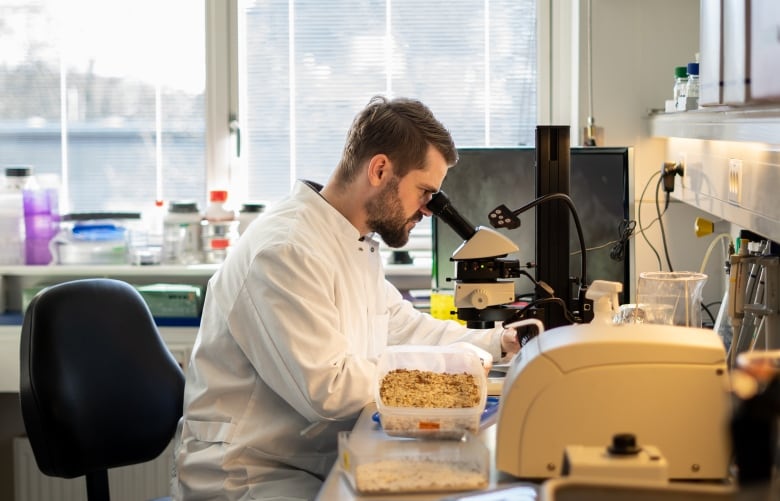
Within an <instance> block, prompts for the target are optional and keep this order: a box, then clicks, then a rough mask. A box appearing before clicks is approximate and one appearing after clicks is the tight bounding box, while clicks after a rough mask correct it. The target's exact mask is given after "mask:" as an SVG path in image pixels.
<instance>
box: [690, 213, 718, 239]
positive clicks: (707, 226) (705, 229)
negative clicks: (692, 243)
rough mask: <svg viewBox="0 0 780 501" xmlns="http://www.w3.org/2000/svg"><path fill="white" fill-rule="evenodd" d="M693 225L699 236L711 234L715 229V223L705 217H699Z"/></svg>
mask: <svg viewBox="0 0 780 501" xmlns="http://www.w3.org/2000/svg"><path fill="white" fill-rule="evenodd" d="M693 227H694V230H695V232H696V236H697V237H703V236H705V235H710V234H712V232H713V231H715V223H713V222H712V221H710V220H708V219H704V218H703V217H697V218H696V222H695V223H694V226H693Z"/></svg>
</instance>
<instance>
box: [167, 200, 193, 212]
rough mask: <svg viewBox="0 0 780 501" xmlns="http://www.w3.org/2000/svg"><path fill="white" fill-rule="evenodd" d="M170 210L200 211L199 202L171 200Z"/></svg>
mask: <svg viewBox="0 0 780 501" xmlns="http://www.w3.org/2000/svg"><path fill="white" fill-rule="evenodd" d="M168 210H169V211H170V212H176V213H182V212H185V213H189V212H198V204H197V202H171V204H170V205H169V206H168Z"/></svg>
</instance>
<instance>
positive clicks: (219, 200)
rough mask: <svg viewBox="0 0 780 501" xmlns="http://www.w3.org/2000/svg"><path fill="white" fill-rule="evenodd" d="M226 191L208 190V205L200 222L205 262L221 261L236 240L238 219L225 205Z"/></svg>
mask: <svg viewBox="0 0 780 501" xmlns="http://www.w3.org/2000/svg"><path fill="white" fill-rule="evenodd" d="M227 199H228V192H227V191H226V190H212V191H210V192H209V205H208V206H207V207H206V213H205V217H204V219H203V221H202V222H201V235H202V238H203V257H204V260H205V262H206V263H221V262H222V261H224V260H225V257H226V256H227V253H228V251H229V250H230V248H231V247H232V246H233V244H235V243H236V241H237V240H238V225H239V221H238V219H237V218H236V213H235V211H233V210H232V209H229V208H228V207H227V205H226V204H227Z"/></svg>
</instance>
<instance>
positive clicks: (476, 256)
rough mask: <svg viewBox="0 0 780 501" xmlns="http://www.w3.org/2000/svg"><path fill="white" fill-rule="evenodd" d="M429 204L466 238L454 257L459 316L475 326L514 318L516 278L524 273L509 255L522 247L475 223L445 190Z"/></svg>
mask: <svg viewBox="0 0 780 501" xmlns="http://www.w3.org/2000/svg"><path fill="white" fill-rule="evenodd" d="M427 207H428V209H429V210H430V211H431V212H433V213H434V214H435V215H436V216H437V217H439V219H441V220H442V221H444V222H445V223H447V224H448V225H449V226H450V227H451V228H452V229H453V230H454V231H455V233H457V234H458V236H459V237H460V238H462V239H463V243H462V244H460V246H459V247H458V248H457V249H455V251H454V252H453V253H452V258H451V259H452V260H453V261H454V262H455V277H456V278H455V290H454V292H455V294H454V301H455V308H457V314H458V318H459V319H460V320H465V321H466V325H467V326H468V327H469V328H472V329H485V328H490V327H493V326H494V325H495V322H496V321H501V322H503V321H505V320H508V319H510V318H512V316H513V315H514V314H515V310H514V309H513V308H509V307H508V306H507V305H508V304H511V303H513V302H514V301H515V285H514V282H513V281H512V279H514V278H517V277H519V276H520V263H519V261H518V260H516V259H515V260H513V259H508V258H507V255H509V254H511V253H513V252H517V251H518V250H520V249H518V247H517V245H515V243H514V242H513V241H512V240H510V239H509V238H507V237H506V236H504V235H502V234H501V233H498V232H497V231H495V230H494V229H492V228H488V227H486V226H474V225H473V224H471V223H470V222H469V221H467V220H466V218H464V217H463V216H462V215H461V214H460V213H459V212H458V211H457V210H456V209H455V207H453V205H452V203H451V202H450V199H449V198H448V197H447V194H446V193H444V192H443V191H439V192H438V193H436V194H434V195H433V198H431V201H430V202H428V206H427Z"/></svg>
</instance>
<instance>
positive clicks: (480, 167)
mask: <svg viewBox="0 0 780 501" xmlns="http://www.w3.org/2000/svg"><path fill="white" fill-rule="evenodd" d="M458 152H459V155H460V160H459V161H458V164H457V165H456V166H455V167H453V168H452V169H450V171H449V172H448V174H447V176H446V178H445V179H444V183H443V184H442V190H443V191H444V192H446V193H447V196H448V197H449V199H450V201H451V202H452V204H453V206H454V207H455V208H457V210H458V211H459V212H460V213H461V214H462V215H463V216H464V217H466V218H467V219H468V220H469V221H470V222H471V223H473V224H475V225H482V226H487V227H491V226H490V224H489V222H488V214H489V213H490V211H492V210H493V209H495V208H496V207H497V206H499V205H501V204H504V205H506V206H507V207H509V208H510V209H512V210H516V209H518V208H520V207H522V206H523V205H525V204H527V203H529V202H531V201H532V200H534V199H535V198H536V193H535V179H536V152H535V149H534V148H461V149H459V150H458ZM570 153H571V158H570V165H571V172H570V179H571V186H570V188H571V193H570V196H571V199H572V201H573V202H574V205H575V208H576V210H577V214H578V216H579V219H580V223H581V225H582V232H583V237H584V239H585V246H586V248H587V249H588V250H587V275H588V276H587V277H585V283H586V284H590V283H591V282H592V281H593V280H597V279H598V280H609V281H614V282H621V283H622V284H623V293H622V294H621V297H620V298H619V299H620V302H621V303H623V302H626V301H627V298H629V297H630V287H631V280H630V265H629V260H628V256H629V247H628V242H625V246H624V247H623V249H622V257H623V259H622V260H615V259H613V258H612V257H610V254H612V253H613V248H614V247H615V244H616V242H617V241H618V240H619V238H620V228H621V223H623V222H624V221H627V220H628V219H629V213H628V210H629V187H628V178H629V171H630V161H631V158H630V157H631V155H630V153H631V150H630V148H627V147H587V148H585V147H574V148H571V149H570ZM535 210H536V209H530V210H528V211H527V212H526V213H523V214H521V215H520V216H519V217H520V220H521V225H520V227H519V228H515V229H512V230H505V229H499V230H496V231H499V232H502V233H504V234H505V235H506V236H507V237H509V238H510V239H511V240H512V241H514V242H515V244H517V246H518V247H519V249H520V250H519V251H518V252H517V253H514V254H512V255H510V256H508V257H510V258H512V259H517V260H518V261H519V262H520V264H521V265H526V264H533V263H535V262H536V255H535V253H536V251H535V247H536V245H535V244H536V234H537V232H536V222H535V217H534V211H535ZM569 217H571V215H569ZM569 221H570V222H569V228H570V235H571V238H570V243H569V255H570V260H569V274H570V276H578V275H579V273H580V245H579V240H578V239H577V235H576V232H575V225H574V224H573V223H572V222H571V219H570V220H569ZM432 234H433V278H434V286H435V288H436V289H437V290H448V289H453V288H454V283H453V282H452V281H449V280H448V279H452V278H454V277H455V266H454V263H453V262H452V261H451V260H450V257H451V255H452V252H453V251H454V250H455V249H456V248H457V247H458V246H459V245H460V244H461V243H462V242H463V240H462V239H461V238H460V237H459V236H458V235H457V234H456V233H455V232H454V231H453V230H452V229H451V228H450V227H449V226H447V225H446V224H444V223H442V222H441V221H440V220H438V218H433V231H432ZM615 253H617V252H615ZM527 271H528V272H529V274H530V275H531V276H534V277H536V270H535V269H534V268H530V269H528V270H527ZM537 279H542V280H544V277H537ZM515 293H516V295H517V296H518V297H521V298H522V297H528V298H531V297H533V293H534V284H533V282H532V281H531V280H530V279H527V278H525V277H520V278H518V279H516V280H515Z"/></svg>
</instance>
